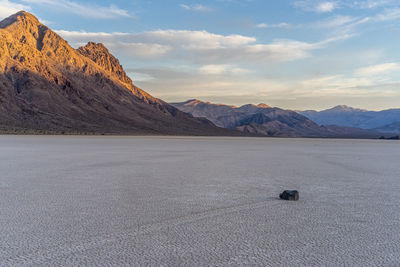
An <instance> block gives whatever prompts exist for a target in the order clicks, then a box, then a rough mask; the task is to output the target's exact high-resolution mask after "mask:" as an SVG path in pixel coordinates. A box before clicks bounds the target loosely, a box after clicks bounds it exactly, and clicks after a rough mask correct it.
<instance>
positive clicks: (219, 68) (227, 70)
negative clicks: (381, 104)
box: [199, 64, 247, 75]
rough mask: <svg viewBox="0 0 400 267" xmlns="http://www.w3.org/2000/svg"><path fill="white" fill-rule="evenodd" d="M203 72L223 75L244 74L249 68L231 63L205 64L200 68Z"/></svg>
mask: <svg viewBox="0 0 400 267" xmlns="http://www.w3.org/2000/svg"><path fill="white" fill-rule="evenodd" d="M199 71H200V73H201V74H210V75H221V74H243V73H246V72H247V70H245V69H243V68H238V67H235V66H233V65H229V64H212V65H205V66H202V67H201V68H200V69H199Z"/></svg>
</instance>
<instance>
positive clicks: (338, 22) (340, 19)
mask: <svg viewBox="0 0 400 267" xmlns="http://www.w3.org/2000/svg"><path fill="white" fill-rule="evenodd" d="M357 20H359V18H357V17H351V16H343V15H338V16H333V17H330V18H328V19H326V20H323V21H319V22H317V23H315V24H314V25H315V26H317V27H320V28H335V27H340V26H343V25H348V24H350V23H353V22H355V21H357Z"/></svg>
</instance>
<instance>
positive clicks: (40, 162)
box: [0, 136, 400, 266]
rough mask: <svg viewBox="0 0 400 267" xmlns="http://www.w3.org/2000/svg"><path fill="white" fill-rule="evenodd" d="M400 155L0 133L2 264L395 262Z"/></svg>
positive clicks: (362, 144) (286, 144)
mask: <svg viewBox="0 0 400 267" xmlns="http://www.w3.org/2000/svg"><path fill="white" fill-rule="evenodd" d="M399 159H400V142H396V141H366V140H364V141H355V140H312V139H267V138H264V139H263V138H253V139H249V138H167V137H165V138H162V137H133V138H128V137H104V138H103V137H29V136H25V137H24V136H21V137H15V136H0V168H1V173H0V266H157V265H164V266H206V265H207V266H278V265H281V266H285V265H289V264H291V265H292V266H302V265H308V266H321V265H324V266H400V163H399ZM283 189H298V190H299V191H300V201H299V202H286V201H281V200H279V199H277V196H278V194H279V193H280V192H281V191H282V190H283Z"/></svg>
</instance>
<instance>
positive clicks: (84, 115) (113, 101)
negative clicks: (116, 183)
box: [0, 11, 242, 135]
mask: <svg viewBox="0 0 400 267" xmlns="http://www.w3.org/2000/svg"><path fill="white" fill-rule="evenodd" d="M0 132H17V133H18V132H33V133H41V132H44V133H57V132H60V133H62V132H65V133H112V134H172V135H242V133H239V132H237V131H232V130H227V129H222V128H219V127H216V126H215V125H214V124H212V123H211V122H210V121H208V120H207V119H199V118H194V117H193V116H192V115H189V114H187V113H184V112H181V111H179V110H178V109H176V108H174V107H173V106H171V105H169V104H167V103H165V102H164V101H162V100H160V99H157V98H154V97H153V96H151V95H149V94H148V93H146V92H144V91H143V90H141V89H140V88H138V87H136V86H135V85H134V84H133V83H132V80H131V79H130V78H129V77H128V76H127V75H126V73H125V71H124V69H123V68H122V66H121V65H120V64H119V61H118V59H116V58H115V57H114V56H113V55H111V54H110V53H109V51H108V50H107V48H106V47H104V46H103V45H102V44H95V43H88V44H87V45H86V46H84V47H81V48H79V49H74V48H72V47H71V46H70V45H69V44H68V42H67V41H65V40H64V39H62V38H61V37H60V36H59V35H58V34H56V33H55V32H54V31H52V30H51V29H49V28H48V27H46V26H45V25H43V24H41V23H40V22H39V20H38V19H37V18H36V17H35V16H33V15H32V14H30V13H27V12H24V11H21V12H18V13H17V14H15V15H12V16H10V17H9V18H6V19H5V20H3V21H1V22H0Z"/></svg>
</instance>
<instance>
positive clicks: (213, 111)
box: [171, 99, 379, 138]
mask: <svg viewBox="0 0 400 267" xmlns="http://www.w3.org/2000/svg"><path fill="white" fill-rule="evenodd" d="M171 105H173V106H174V107H176V108H178V109H180V110H182V111H184V112H187V113H190V114H192V115H193V116H195V117H204V118H207V119H209V120H210V121H212V122H213V123H214V124H215V125H217V126H220V127H224V128H229V129H236V130H239V131H242V132H245V133H255V134H260V135H266V136H283V137H349V138H350V137H352V138H357V137H360V138H361V137H365V138H376V137H378V136H379V133H378V132H376V131H372V130H363V129H358V128H354V127H340V126H336V125H329V126H320V125H318V124H316V123H315V122H313V121H312V120H310V119H309V118H307V117H305V116H303V115H301V114H299V113H297V112H295V111H291V110H283V109H280V108H273V107H270V106H268V105H266V104H259V105H244V106H241V107H235V106H228V105H222V104H213V103H209V102H203V101H200V100H197V99H193V100H188V101H186V102H181V103H171Z"/></svg>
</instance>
